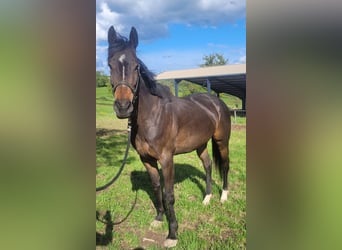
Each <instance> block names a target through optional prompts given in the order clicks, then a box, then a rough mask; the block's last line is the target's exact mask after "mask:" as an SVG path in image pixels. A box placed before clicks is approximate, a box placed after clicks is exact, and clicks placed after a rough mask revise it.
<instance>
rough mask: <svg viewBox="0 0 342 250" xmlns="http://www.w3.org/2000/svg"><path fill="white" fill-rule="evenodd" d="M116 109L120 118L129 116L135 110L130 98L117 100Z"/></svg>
mask: <svg viewBox="0 0 342 250" xmlns="http://www.w3.org/2000/svg"><path fill="white" fill-rule="evenodd" d="M114 111H115V113H116V116H117V117H118V118H119V119H125V118H128V117H130V116H131V114H132V112H133V104H132V102H131V101H129V100H120V101H119V100H116V101H115V102H114Z"/></svg>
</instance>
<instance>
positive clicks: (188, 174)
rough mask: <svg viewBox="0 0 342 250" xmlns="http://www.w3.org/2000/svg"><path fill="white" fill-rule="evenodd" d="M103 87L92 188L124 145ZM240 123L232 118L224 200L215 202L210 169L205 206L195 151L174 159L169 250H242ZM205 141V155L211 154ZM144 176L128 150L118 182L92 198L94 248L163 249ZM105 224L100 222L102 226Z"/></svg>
mask: <svg viewBox="0 0 342 250" xmlns="http://www.w3.org/2000/svg"><path fill="white" fill-rule="evenodd" d="M112 104H113V98H112V96H111V93H110V92H109V91H108V89H107V88H97V89H96V186H101V185H103V184H105V183H107V182H108V181H109V180H110V179H111V178H112V177H113V176H114V175H115V174H116V173H117V171H118V169H119V167H120V165H121V161H122V158H123V155H124V151H125V148H126V143H127V132H126V128H127V119H124V120H119V119H117V118H116V117H115V115H114V112H113V107H112ZM245 125H246V119H245V118H238V119H237V121H234V119H232V134H231V139H230V172H229V195H228V201H227V202H226V203H224V204H221V203H220V191H221V187H222V182H221V180H220V178H219V175H218V173H217V172H216V171H215V170H213V197H212V199H211V202H210V204H209V205H208V206H204V205H203V204H202V200H203V198H204V196H205V174H204V168H203V166H202V163H201V161H200V159H199V158H198V157H197V155H196V153H195V152H192V153H188V154H183V155H177V156H175V158H174V162H175V199H176V203H175V211H176V216H177V220H178V223H179V230H178V240H179V241H178V245H177V246H176V247H175V248H174V249H196V250H197V249H245V248H246V130H245V128H246V126H245ZM210 147H211V143H209V152H211V148H210ZM154 200H155V198H154V196H153V191H152V186H151V183H150V180H149V176H148V174H147V172H146V171H145V168H144V166H143V164H142V163H141V162H140V160H139V157H138V154H137V153H136V152H135V150H134V149H133V147H131V148H130V151H129V155H128V158H127V164H126V166H125V168H124V170H123V172H122V174H121V176H120V178H119V179H118V180H117V181H116V182H115V183H114V184H113V185H112V186H111V187H109V188H108V189H106V190H104V191H102V192H99V193H97V194H96V213H97V220H96V249H163V247H162V243H163V241H164V240H165V238H166V236H167V232H168V228H167V222H166V218H164V223H163V225H162V226H161V227H160V228H158V229H155V228H153V229H152V228H150V223H151V222H152V221H153V219H154V217H155V215H156V212H155V208H154V205H153V201H154ZM104 222H106V224H105V223H104Z"/></svg>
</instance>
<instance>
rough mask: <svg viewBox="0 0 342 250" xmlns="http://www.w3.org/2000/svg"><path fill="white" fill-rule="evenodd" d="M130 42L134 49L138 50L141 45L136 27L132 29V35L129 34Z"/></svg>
mask: <svg viewBox="0 0 342 250" xmlns="http://www.w3.org/2000/svg"><path fill="white" fill-rule="evenodd" d="M129 42H130V43H131V44H132V45H133V46H134V48H137V46H138V43H139V41H138V32H137V30H136V29H135V28H134V27H132V29H131V33H130V34H129Z"/></svg>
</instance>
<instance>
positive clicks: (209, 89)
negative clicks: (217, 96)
mask: <svg viewBox="0 0 342 250" xmlns="http://www.w3.org/2000/svg"><path fill="white" fill-rule="evenodd" d="M207 90H208V93H209V94H210V93H211V83H210V81H209V79H208V78H207Z"/></svg>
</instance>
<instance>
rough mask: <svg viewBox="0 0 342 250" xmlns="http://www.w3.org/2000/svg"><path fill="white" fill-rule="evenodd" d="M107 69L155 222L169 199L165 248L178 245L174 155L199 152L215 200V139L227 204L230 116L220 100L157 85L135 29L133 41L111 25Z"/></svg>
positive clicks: (206, 199)
mask: <svg viewBox="0 0 342 250" xmlns="http://www.w3.org/2000/svg"><path fill="white" fill-rule="evenodd" d="M108 43H109V47H108V65H109V67H110V72H111V75H110V80H111V84H112V90H113V95H114V110H115V113H116V115H117V117H118V118H121V119H123V118H129V119H130V120H131V124H132V132H131V133H132V134H131V143H132V145H133V147H134V148H135V149H136V151H137V152H138V154H139V156H140V159H141V161H142V163H143V164H144V166H145V168H146V170H147V172H148V174H149V176H150V179H151V181H152V186H153V190H154V194H155V196H156V200H157V202H156V209H157V216H156V218H155V223H153V224H156V222H158V221H159V222H160V221H162V219H163V214H164V212H165V210H164V206H163V198H164V200H165V206H166V208H167V209H166V212H167V215H168V216H167V218H168V222H169V234H168V236H167V239H166V241H165V246H166V247H173V246H175V245H176V244H177V228H178V223H177V220H176V216H175V211H174V203H175V198H174V176H175V173H174V166H173V156H174V155H176V154H182V153H187V152H191V151H193V150H196V152H197V155H198V156H199V158H200V159H201V161H202V163H203V166H204V169H205V173H206V196H205V198H204V200H203V204H205V205H206V204H208V203H209V201H210V198H211V195H212V193H211V171H212V170H211V169H212V163H211V160H210V157H209V154H208V150H207V143H208V141H209V140H210V139H212V153H213V158H214V162H215V166H216V167H217V169H218V170H219V173H220V176H221V178H222V179H223V190H222V195H221V202H224V201H226V200H227V194H228V171H229V149H228V144H229V137H230V129H231V125H230V112H229V109H228V108H227V106H226V105H225V104H224V103H223V102H222V101H221V100H220V99H219V98H217V97H216V96H213V95H209V94H204V93H201V94H193V95H190V96H187V97H184V98H178V97H175V96H174V95H172V94H171V92H170V90H169V88H167V87H165V86H163V85H160V84H158V83H156V81H155V79H154V75H153V74H152V73H151V72H150V71H149V70H148V69H147V67H146V66H145V65H144V63H143V62H142V61H141V60H140V59H138V58H137V55H136V48H137V46H138V34H137V31H136V29H135V28H134V27H132V29H131V32H130V35H129V39H127V38H125V37H123V36H121V35H119V34H118V33H117V32H116V31H115V29H114V28H113V26H112V27H110V29H109V31H108ZM158 162H159V164H160V166H161V169H162V174H163V177H164V193H163V192H162V187H161V184H160V176H159V171H158Z"/></svg>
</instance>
